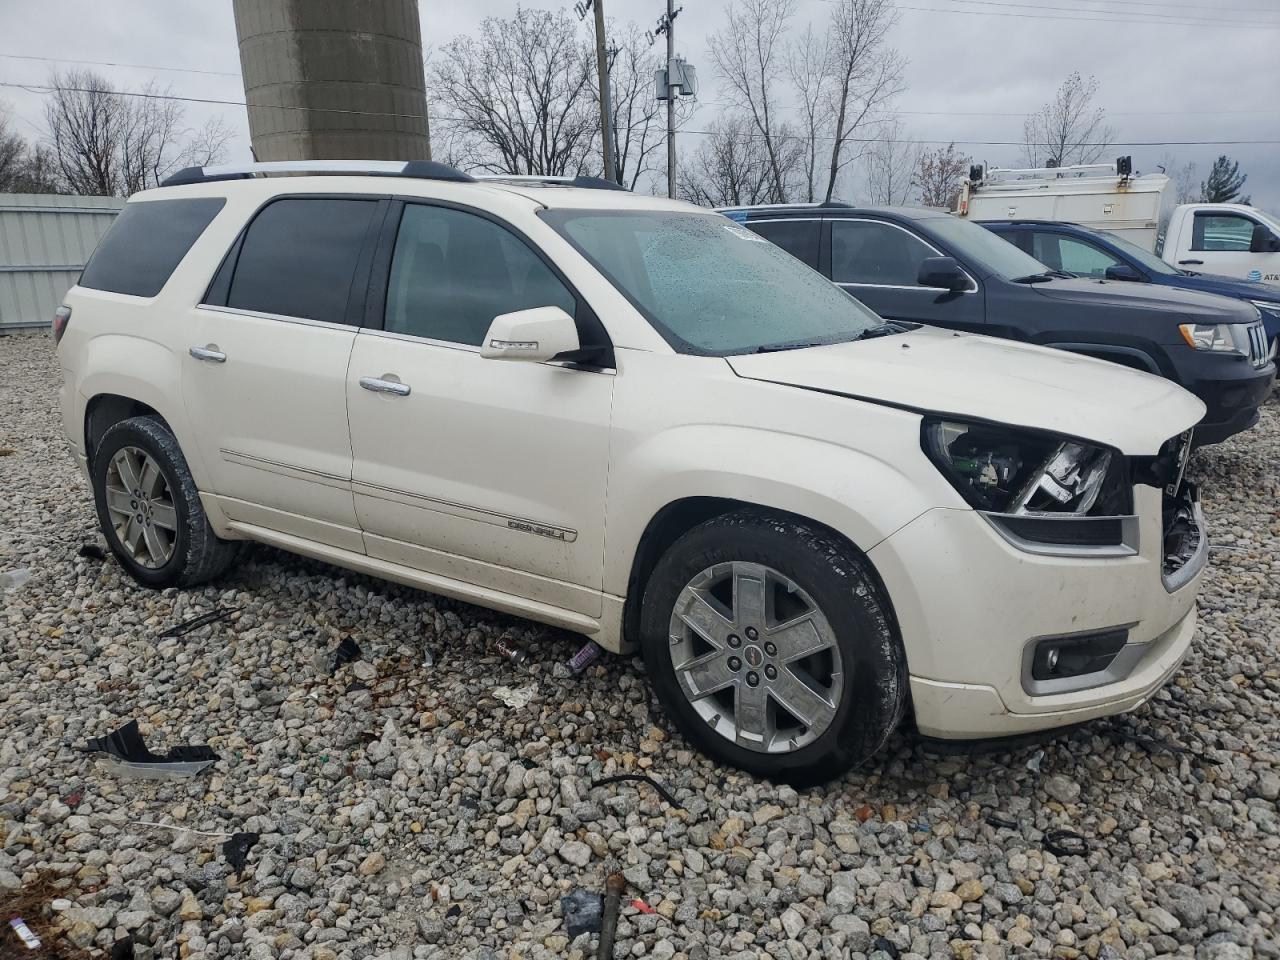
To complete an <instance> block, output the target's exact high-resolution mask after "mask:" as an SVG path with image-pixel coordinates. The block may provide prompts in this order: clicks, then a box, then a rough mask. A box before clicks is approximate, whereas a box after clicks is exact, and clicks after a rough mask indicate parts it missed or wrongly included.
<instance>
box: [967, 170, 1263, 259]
mask: <svg viewBox="0 0 1280 960" xmlns="http://www.w3.org/2000/svg"><path fill="white" fill-rule="evenodd" d="M955 214H956V216H959V217H964V218H967V219H971V220H978V221H984V220H986V221H991V220H1018V221H1054V222H1067V223H1074V224H1077V225H1079V226H1082V227H1087V228H1089V229H1091V230H1106V231H1108V232H1109V233H1112V234H1115V235H1116V236H1119V237H1123V238H1124V239H1126V240H1128V241H1130V242H1131V243H1135V244H1137V245H1138V246H1140V247H1142V248H1143V249H1144V250H1150V251H1152V252H1153V253H1155V254H1157V255H1158V256H1160V257H1161V258H1163V259H1164V260H1165V262H1167V263H1169V264H1171V265H1172V266H1174V267H1177V268H1178V269H1180V270H1187V271H1194V272H1197V273H1211V274H1219V275H1221V276H1225V277H1231V278H1234V279H1237V280H1248V281H1252V282H1254V283H1271V284H1280V220H1277V218H1275V217H1273V216H1270V215H1269V214H1266V213H1263V212H1262V211H1261V210H1257V209H1254V208H1253V207H1250V206H1248V205H1246V204H1240V203H1184V204H1181V205H1177V206H1175V204H1174V191H1173V190H1172V188H1171V181H1170V180H1169V178H1168V177H1166V176H1165V175H1164V174H1160V173H1154V174H1146V175H1140V176H1134V175H1133V162H1132V160H1131V158H1129V157H1120V158H1119V159H1118V160H1117V161H1116V162H1115V164H1114V165H1112V164H1106V163H1100V164H1083V165H1079V166H1069V167H1034V168H1028V169H1011V170H1003V169H999V168H992V169H986V168H984V167H982V166H980V165H975V166H973V167H971V168H970V170H969V179H968V180H967V181H966V182H965V184H964V186H963V188H962V189H961V191H960V199H959V201H958V202H957V205H956V210H955Z"/></svg>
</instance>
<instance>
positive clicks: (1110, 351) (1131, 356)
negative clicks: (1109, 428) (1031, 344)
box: [1041, 343, 1164, 377]
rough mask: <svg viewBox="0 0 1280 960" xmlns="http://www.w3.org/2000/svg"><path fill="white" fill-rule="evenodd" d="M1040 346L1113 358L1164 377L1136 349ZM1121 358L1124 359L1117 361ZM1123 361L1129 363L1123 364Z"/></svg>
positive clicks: (1147, 356)
mask: <svg viewBox="0 0 1280 960" xmlns="http://www.w3.org/2000/svg"><path fill="white" fill-rule="evenodd" d="M1041 346H1045V347H1053V348H1055V349H1057V350H1066V351H1068V352H1070V353H1083V354H1085V355H1086V356H1090V357H1098V358H1099V359H1102V360H1111V359H1112V357H1115V358H1116V359H1115V360H1114V362H1117V363H1121V364H1123V365H1124V366H1126V367H1135V368H1136V369H1138V370H1144V371H1146V372H1147V373H1154V374H1155V375H1156V376H1157V377H1163V376H1164V374H1163V373H1161V372H1160V367H1159V365H1158V364H1157V363H1156V362H1155V360H1153V359H1152V357H1151V355H1150V354H1149V353H1147V352H1146V351H1145V350H1139V349H1138V348H1137V347H1123V346H1120V345H1118V344H1107V343H1043V344H1041ZM1121 357H1123V358H1125V359H1124V360H1121V359H1119V358H1121ZM1125 360H1128V361H1129V362H1125Z"/></svg>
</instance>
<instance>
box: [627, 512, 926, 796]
mask: <svg viewBox="0 0 1280 960" xmlns="http://www.w3.org/2000/svg"><path fill="white" fill-rule="evenodd" d="M693 623H697V625H698V626H697V627H696V628H695V627H694V626H693ZM640 625H641V637H640V643H641V648H642V652H643V654H644V659H645V665H646V667H647V669H648V672H649V676H650V680H651V682H652V684H653V687H654V690H655V692H656V693H657V695H658V699H659V700H660V701H661V702H662V704H663V707H664V708H665V709H666V711H667V713H668V714H669V715H670V716H671V717H672V719H673V720H674V722H675V725H676V727H677V728H678V729H679V730H680V732H681V733H682V734H683V735H684V736H685V737H686V738H687V739H688V740H689V741H691V742H692V743H693V744H694V745H696V746H697V747H698V748H699V749H701V750H702V751H703V752H705V753H707V754H709V755H710V756H712V757H714V758H715V759H717V760H720V761H722V762H724V763H727V764H729V765H731V766H734V767H739V768H741V769H743V770H747V771H749V772H751V773H754V774H757V775H759V776H763V777H769V778H773V779H779V780H784V781H787V782H790V783H794V784H797V785H805V784H813V783H820V782H823V781H826V780H830V779H832V778H834V777H837V776H839V775H840V774H842V773H844V772H845V771H847V770H849V769H850V768H851V767H854V766H856V765H858V764H860V763H862V762H864V761H866V760H867V759H869V758H870V757H871V756H872V755H873V754H875V753H876V751H877V750H879V749H880V747H881V746H883V745H884V743H885V741H886V740H887V739H888V737H889V735H890V734H891V733H892V732H893V730H894V728H895V727H896V726H897V725H898V723H899V721H900V720H901V718H902V713H903V710H904V709H905V706H906V701H907V670H906V657H905V655H904V654H903V651H902V645H901V643H900V641H899V639H898V637H897V633H896V630H895V628H894V626H893V622H892V618H891V615H890V613H889V610H888V607H887V603H886V602H885V601H884V600H883V599H882V598H881V596H880V593H879V590H878V588H877V585H876V580H875V577H874V575H873V574H872V573H871V570H870V568H869V566H868V565H867V561H866V560H865V559H864V558H863V557H862V556H860V555H858V554H857V553H856V551H854V550H853V549H852V548H850V547H849V546H848V545H847V544H845V543H843V542H842V541H840V540H839V539H838V538H836V537H834V536H833V535H831V534H830V533H827V532H825V531H823V530H821V529H819V528H817V527H815V526H812V525H808V524H805V523H804V522H802V521H799V520H793V519H789V518H786V517H783V516H777V515H772V514H768V513H765V512H762V511H758V510H742V511H738V512H734V513H730V514H726V515H724V516H721V517H717V518H715V519H712V520H709V521H707V522H706V523H703V524H701V525H699V526H697V527H695V528H694V529H692V530H690V531H689V532H688V533H686V534H685V535H684V536H682V537H681V538H680V539H679V540H677V541H676V542H675V543H674V544H673V545H672V546H671V547H670V549H668V550H667V552H666V553H665V554H664V555H663V556H662V558H661V559H660V560H659V561H658V564H657V566H656V567H655V568H654V571H653V574H652V576H651V577H650V578H649V582H648V584H647V585H646V588H645V593H644V601H643V607H642V609H641V613H640ZM784 625H785V629H784Z"/></svg>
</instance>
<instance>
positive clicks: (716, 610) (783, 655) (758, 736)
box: [670, 560, 844, 753]
mask: <svg viewBox="0 0 1280 960" xmlns="http://www.w3.org/2000/svg"><path fill="white" fill-rule="evenodd" d="M670 653H671V664H672V667H673V668H674V669H675V672H676V676H677V678H678V679H679V681H680V686H681V688H682V690H683V691H684V694H685V696H686V697H687V698H688V699H689V702H690V703H691V704H692V706H693V709H694V711H695V712H696V713H697V714H698V716H699V717H700V718H701V719H702V720H703V721H704V722H705V723H706V724H707V726H708V727H710V728H711V729H712V730H714V731H715V732H716V733H717V734H719V735H720V736H722V737H724V738H726V739H727V740H729V741H731V742H733V743H735V744H737V745H738V746H740V747H745V748H746V749H748V750H757V751H760V752H762V753H785V752H788V751H792V750H797V749H799V748H801V747H804V746H808V745H809V744H810V743H812V742H813V741H814V740H816V739H818V737H820V736H822V734H824V733H825V732H826V731H827V729H828V728H829V727H830V726H831V722H832V721H833V720H834V719H835V716H836V710H837V709H838V708H839V706H840V698H841V696H842V694H843V692H844V678H843V672H842V669H841V659H840V649H839V646H838V645H837V643H836V637H835V633H834V632H833V631H832V629H831V624H830V623H829V622H828V621H827V618H826V617H825V616H824V615H823V613H822V611H821V610H820V609H819V608H818V605H817V604H816V603H815V602H814V600H813V598H812V597H810V596H809V594H808V593H806V592H805V591H804V590H802V589H801V588H800V587H799V586H797V585H796V584H795V583H794V582H793V581H792V580H790V579H789V578H788V577H786V576H784V575H783V574H782V573H780V572H779V571H777V570H775V569H774V568H773V567H770V566H767V565H765V564H760V563H748V562H745V561H738V560H731V561H728V562H726V563H719V564H716V565H714V566H711V567H708V568H707V569H705V570H703V571H702V572H700V573H699V574H697V575H696V576H695V577H694V578H693V579H692V580H691V581H690V582H689V583H688V584H687V585H686V586H685V588H684V589H683V590H681V591H680V595H679V597H677V598H676V605H675V610H674V612H673V613H672V615H671V650H670Z"/></svg>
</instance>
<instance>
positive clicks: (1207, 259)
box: [1178, 210, 1280, 283]
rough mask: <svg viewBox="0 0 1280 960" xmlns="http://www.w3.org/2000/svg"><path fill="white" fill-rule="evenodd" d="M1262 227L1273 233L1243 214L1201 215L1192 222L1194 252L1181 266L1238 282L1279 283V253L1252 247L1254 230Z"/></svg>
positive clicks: (1213, 212)
mask: <svg viewBox="0 0 1280 960" xmlns="http://www.w3.org/2000/svg"><path fill="white" fill-rule="evenodd" d="M1259 226H1261V227H1263V228H1264V229H1266V230H1267V232H1268V233H1269V234H1270V233H1271V231H1270V228H1268V227H1267V226H1266V225H1265V224H1263V223H1261V221H1258V220H1255V219H1253V218H1252V217H1249V216H1246V215H1245V214H1243V213H1235V212H1232V211H1229V210H1205V211H1202V212H1199V213H1197V214H1196V215H1195V218H1194V219H1193V220H1192V223H1191V249H1190V251H1189V252H1188V253H1186V254H1184V255H1183V256H1182V258H1181V259H1179V260H1178V266H1180V267H1185V268H1186V269H1188V270H1194V271H1196V272H1197V273H1216V274H1221V275H1222V276H1224V277H1234V278H1235V279H1237V280H1249V281H1252V282H1255V283H1256V282H1259V281H1266V282H1269V283H1280V252H1275V251H1265V250H1255V249H1254V248H1253V247H1254V243H1253V241H1254V231H1255V230H1256V229H1257V228H1258V227H1259ZM1272 235H1273V236H1274V234H1272ZM1267 245H1268V246H1270V245H1271V244H1267Z"/></svg>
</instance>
